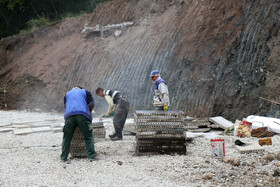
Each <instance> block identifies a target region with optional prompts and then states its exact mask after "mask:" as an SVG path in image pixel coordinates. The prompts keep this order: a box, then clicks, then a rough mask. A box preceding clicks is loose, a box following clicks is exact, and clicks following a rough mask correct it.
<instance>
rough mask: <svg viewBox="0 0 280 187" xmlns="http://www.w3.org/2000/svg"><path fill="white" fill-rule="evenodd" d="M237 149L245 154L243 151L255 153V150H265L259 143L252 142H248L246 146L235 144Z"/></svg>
mask: <svg viewBox="0 0 280 187" xmlns="http://www.w3.org/2000/svg"><path fill="white" fill-rule="evenodd" d="M235 147H236V148H237V150H238V151H239V152H240V153H241V154H243V153H255V152H263V151H264V148H263V147H262V146H260V145H259V144H258V143H254V142H250V143H246V144H245V145H244V146H238V145H236V146H235Z"/></svg>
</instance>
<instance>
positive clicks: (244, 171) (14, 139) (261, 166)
mask: <svg viewBox="0 0 280 187" xmlns="http://www.w3.org/2000/svg"><path fill="white" fill-rule="evenodd" d="M50 119H61V120H63V115H62V114H57V113H39V112H26V111H0V124H7V123H12V122H21V121H36V120H50ZM105 127H106V130H107V134H108V133H111V132H112V129H113V128H112V124H111V123H105ZM217 133H218V132H217ZM62 135H63V133H33V134H29V135H22V136H16V135H14V134H12V133H11V132H9V133H2V134H0V160H1V162H0V171H1V173H0V186H279V185H280V183H279V179H280V178H279V176H280V170H279V169H278V164H279V163H280V161H279V159H280V154H278V153H280V146H279V145H280V136H279V135H276V136H274V137H273V138H272V142H273V145H272V146H265V152H263V153H248V154H239V152H238V151H237V150H236V148H235V147H234V145H233V142H234V141H235V140H236V137H233V136H220V137H222V138H224V139H225V145H226V156H227V157H226V159H224V160H220V159H217V158H213V157H212V154H211V153H212V152H211V147H210V140H209V139H206V138H203V137H197V138H195V139H194V140H193V141H192V142H191V143H188V145H187V155H184V156H179V155H175V156H170V155H160V156H156V155H155V156H140V157H139V156H135V155H134V147H133V142H134V137H133V136H125V137H124V140H123V141H118V142H111V141H110V140H109V139H108V138H106V140H105V141H102V142H97V143H95V148H96V151H97V152H98V153H99V155H100V160H99V161H94V162H89V161H88V160H87V159H72V160H71V163H70V164H64V163H62V162H60V160H59V156H60V153H61V142H62ZM241 141H244V142H257V139H256V138H243V139H241Z"/></svg>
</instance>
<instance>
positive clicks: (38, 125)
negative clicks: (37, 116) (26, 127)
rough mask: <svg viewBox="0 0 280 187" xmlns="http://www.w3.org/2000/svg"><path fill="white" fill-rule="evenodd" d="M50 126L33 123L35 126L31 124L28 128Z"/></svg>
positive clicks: (48, 125)
mask: <svg viewBox="0 0 280 187" xmlns="http://www.w3.org/2000/svg"><path fill="white" fill-rule="evenodd" d="M50 126H51V124H44V123H41V124H40V123H35V124H31V125H30V127H32V128H34V127H50Z"/></svg>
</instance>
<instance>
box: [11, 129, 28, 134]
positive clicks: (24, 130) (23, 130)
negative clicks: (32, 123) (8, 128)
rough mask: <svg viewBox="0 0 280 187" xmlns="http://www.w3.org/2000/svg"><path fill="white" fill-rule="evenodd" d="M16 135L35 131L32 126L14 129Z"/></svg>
mask: <svg viewBox="0 0 280 187" xmlns="http://www.w3.org/2000/svg"><path fill="white" fill-rule="evenodd" d="M13 131H14V134H15V135H26V134H30V133H32V132H33V130H32V128H23V129H14V130H13Z"/></svg>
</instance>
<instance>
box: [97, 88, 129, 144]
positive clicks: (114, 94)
mask: <svg viewBox="0 0 280 187" xmlns="http://www.w3.org/2000/svg"><path fill="white" fill-rule="evenodd" d="M96 94H97V95H98V96H100V97H105V99H106V101H107V102H108V104H109V109H108V111H107V113H106V114H105V117H108V116H110V114H111V113H112V111H113V110H114V108H115V111H114V118H113V124H114V128H115V133H113V134H111V135H109V137H110V139H111V140H112V141H116V140H122V139H123V137H122V130H123V127H124V124H125V121H126V118H127V114H128V111H129V103H128V101H127V99H126V98H124V97H123V96H122V95H121V94H120V92H119V91H114V90H103V88H100V87H99V88H97V89H96Z"/></svg>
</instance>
